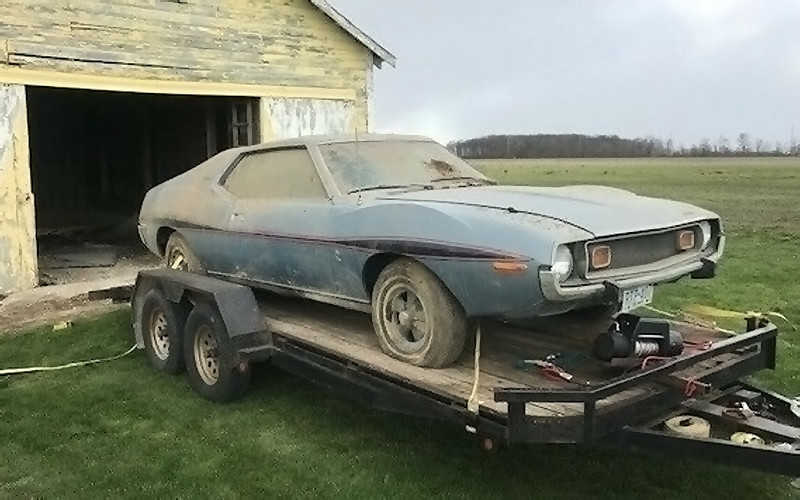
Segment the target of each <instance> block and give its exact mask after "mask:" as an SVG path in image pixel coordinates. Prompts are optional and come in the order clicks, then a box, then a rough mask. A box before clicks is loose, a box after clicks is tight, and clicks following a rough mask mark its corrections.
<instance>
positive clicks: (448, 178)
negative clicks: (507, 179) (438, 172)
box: [431, 176, 495, 184]
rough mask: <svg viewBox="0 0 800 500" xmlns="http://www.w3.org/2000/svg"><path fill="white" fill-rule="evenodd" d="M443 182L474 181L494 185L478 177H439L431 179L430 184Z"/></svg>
mask: <svg viewBox="0 0 800 500" xmlns="http://www.w3.org/2000/svg"><path fill="white" fill-rule="evenodd" d="M445 181H474V182H481V183H483V184H495V182H494V181H490V180H489V179H481V178H478V177H467V176H464V177H440V178H438V179H433V180H432V181H431V183H434V182H445Z"/></svg>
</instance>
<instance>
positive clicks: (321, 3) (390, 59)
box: [309, 0, 397, 67]
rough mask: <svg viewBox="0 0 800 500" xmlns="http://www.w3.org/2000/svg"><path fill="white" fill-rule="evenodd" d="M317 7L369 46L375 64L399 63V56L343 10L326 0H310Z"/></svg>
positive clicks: (392, 64)
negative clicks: (350, 18)
mask: <svg viewBox="0 0 800 500" xmlns="http://www.w3.org/2000/svg"><path fill="white" fill-rule="evenodd" d="M309 2H311V3H312V4H313V5H314V6H315V7H316V8H318V9H319V10H321V11H322V12H324V13H325V15H326V16H328V17H329V18H331V20H333V22H335V23H336V24H338V25H339V26H341V27H342V29H343V30H345V31H346V32H348V33H349V34H350V36H352V37H353V38H355V39H356V40H358V41H359V42H360V43H361V44H362V45H364V46H365V47H366V48H368V49H369V50H370V51H371V52H372V54H373V55H374V56H375V65H376V66H378V67H380V66H381V64H382V63H383V62H386V63H389V65H391V66H392V67H394V66H395V64H396V63H397V58H396V57H395V56H394V55H393V54H392V53H391V52H389V51H388V50H386V49H385V48H383V47H382V46H381V44H379V43H378V42H376V41H375V40H373V39H372V38H371V37H370V36H369V35H367V34H366V33H364V32H363V31H361V29H359V27H358V26H356V25H355V24H353V22H352V21H350V20H349V19H347V18H346V17H345V16H344V15H343V14H342V13H341V12H339V11H338V10H336V9H335V8H333V6H332V5H331V4H329V3H328V2H327V1H326V0H309Z"/></svg>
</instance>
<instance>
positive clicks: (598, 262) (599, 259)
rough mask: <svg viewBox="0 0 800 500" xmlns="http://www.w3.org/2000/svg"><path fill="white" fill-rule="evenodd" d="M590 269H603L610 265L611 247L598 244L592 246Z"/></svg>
mask: <svg viewBox="0 0 800 500" xmlns="http://www.w3.org/2000/svg"><path fill="white" fill-rule="evenodd" d="M591 264H592V269H594V270H598V269H605V268H607V267H608V266H610V265H611V247H609V246H608V245H600V246H596V247H594V248H592V255H591Z"/></svg>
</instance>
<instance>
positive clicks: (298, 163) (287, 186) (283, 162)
mask: <svg viewBox="0 0 800 500" xmlns="http://www.w3.org/2000/svg"><path fill="white" fill-rule="evenodd" d="M223 185H224V186H225V189H227V190H228V191H230V193H231V194H233V195H234V196H236V197H238V198H317V199H319V198H327V197H328V194H327V193H326V192H325V187H324V186H323V185H322V180H320V178H319V175H318V174H317V169H316V168H315V167H314V161H313V160H312V159H311V155H310V154H309V153H308V150H307V149H305V148H298V149H282V150H278V151H264V152H258V153H250V154H248V155H246V156H244V157H242V159H241V160H239V163H237V164H236V166H235V167H233V171H232V172H231V173H230V174H229V175H228V178H227V179H225V183H224V184H223Z"/></svg>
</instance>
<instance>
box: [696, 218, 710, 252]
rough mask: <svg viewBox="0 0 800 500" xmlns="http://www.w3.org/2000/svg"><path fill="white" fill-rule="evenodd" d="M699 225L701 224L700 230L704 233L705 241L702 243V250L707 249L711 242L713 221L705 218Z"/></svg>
mask: <svg viewBox="0 0 800 500" xmlns="http://www.w3.org/2000/svg"><path fill="white" fill-rule="evenodd" d="M698 226H700V232H702V233H703V243H702V245H700V250H705V249H706V248H708V245H709V244H710V243H711V223H710V222H708V221H707V220H704V221H703V222H701V223H700V224H698Z"/></svg>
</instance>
